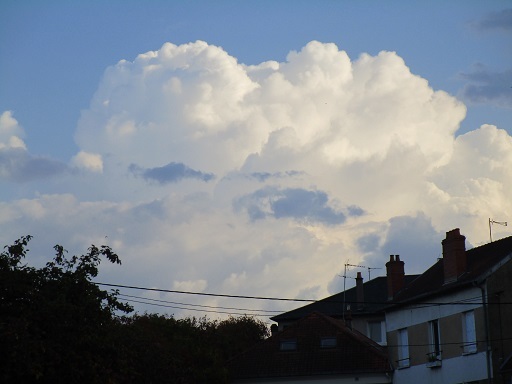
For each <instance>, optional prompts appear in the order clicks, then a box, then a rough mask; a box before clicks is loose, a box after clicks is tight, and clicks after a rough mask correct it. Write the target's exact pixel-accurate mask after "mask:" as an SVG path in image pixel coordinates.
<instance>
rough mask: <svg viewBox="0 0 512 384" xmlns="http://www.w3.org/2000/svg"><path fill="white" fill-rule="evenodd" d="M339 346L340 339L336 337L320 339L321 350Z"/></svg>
mask: <svg viewBox="0 0 512 384" xmlns="http://www.w3.org/2000/svg"><path fill="white" fill-rule="evenodd" d="M337 346H338V339H337V337H336V336H328V337H321V338H320V348H322V349H332V348H336V347H337Z"/></svg>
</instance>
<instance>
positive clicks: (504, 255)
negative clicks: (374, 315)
mask: <svg viewBox="0 0 512 384" xmlns="http://www.w3.org/2000/svg"><path fill="white" fill-rule="evenodd" d="M510 257H512V236H510V237H506V238H504V239H501V240H497V241H494V242H492V243H488V244H485V245H482V246H479V247H475V248H472V249H469V250H467V251H466V263H467V264H466V272H464V274H462V275H461V276H459V277H458V279H457V280H456V281H454V282H451V283H448V284H445V283H444V269H443V268H444V266H443V259H442V258H441V259H439V260H438V261H437V263H435V264H434V265H433V266H432V267H430V268H429V269H428V270H426V271H425V272H424V273H423V274H422V275H420V276H419V277H418V278H417V279H415V280H414V281H412V282H411V283H410V284H407V285H406V286H405V288H404V289H403V290H401V291H400V292H399V293H398V295H397V296H395V299H394V302H395V303H397V302H399V303H407V302H410V301H414V300H419V299H424V298H427V297H431V296H436V295H440V294H444V293H447V292H448V291H452V290H457V289H461V288H463V287H466V286H468V285H471V284H473V283H475V282H480V280H482V279H483V278H485V277H486V276H487V274H489V273H490V272H492V271H493V269H494V268H495V267H497V266H499V265H500V263H503V262H505V261H507V260H508V259H509V258H510Z"/></svg>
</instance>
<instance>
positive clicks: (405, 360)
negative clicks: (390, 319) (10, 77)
mask: <svg viewBox="0 0 512 384" xmlns="http://www.w3.org/2000/svg"><path fill="white" fill-rule="evenodd" d="M396 345H397V352H398V361H397V363H398V369H402V368H408V367H410V365H411V356H410V354H409V331H408V330H407V328H401V329H398V330H397V343H396Z"/></svg>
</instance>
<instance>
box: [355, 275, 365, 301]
mask: <svg viewBox="0 0 512 384" xmlns="http://www.w3.org/2000/svg"><path fill="white" fill-rule="evenodd" d="M356 300H357V309H358V310H362V309H363V308H364V288H363V277H362V276H361V272H357V277H356Z"/></svg>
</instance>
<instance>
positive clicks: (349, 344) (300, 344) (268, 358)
mask: <svg viewBox="0 0 512 384" xmlns="http://www.w3.org/2000/svg"><path fill="white" fill-rule="evenodd" d="M324 337H329V338H330V337H335V338H336V340H337V345H336V346H335V347H332V348H322V347H321V339H322V338H324ZM286 340H296V342H297V349H296V350H287V351H284V350H283V351H282V350H281V349H280V345H281V341H286ZM229 369H230V373H231V377H232V379H249V378H284V377H305V376H318V375H339V374H359V375H361V374H364V373H368V374H370V373H372V374H376V373H382V374H384V373H386V372H390V371H391V365H390V364H389V361H388V358H387V356H386V354H385V353H384V351H383V349H382V347H381V346H379V345H378V344H377V343H375V342H373V341H372V340H370V339H369V338H367V337H366V336H364V335H363V334H361V333H359V332H357V331H355V330H352V329H350V328H348V327H347V326H346V325H345V324H344V322H342V321H341V320H336V319H333V318H331V317H328V316H325V315H323V314H320V313H318V312H314V313H312V314H310V315H309V316H306V317H304V318H302V319H301V320H299V321H297V322H295V323H294V324H293V325H292V326H290V327H288V328H286V329H285V330H283V331H281V332H279V333H277V334H275V335H272V336H271V337H269V338H268V339H266V340H264V341H262V342H261V343H259V344H257V345H255V346H254V347H253V348H252V349H250V350H248V351H246V352H244V353H242V354H241V355H239V356H237V357H235V358H234V359H233V360H231V361H230V364H229Z"/></svg>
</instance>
